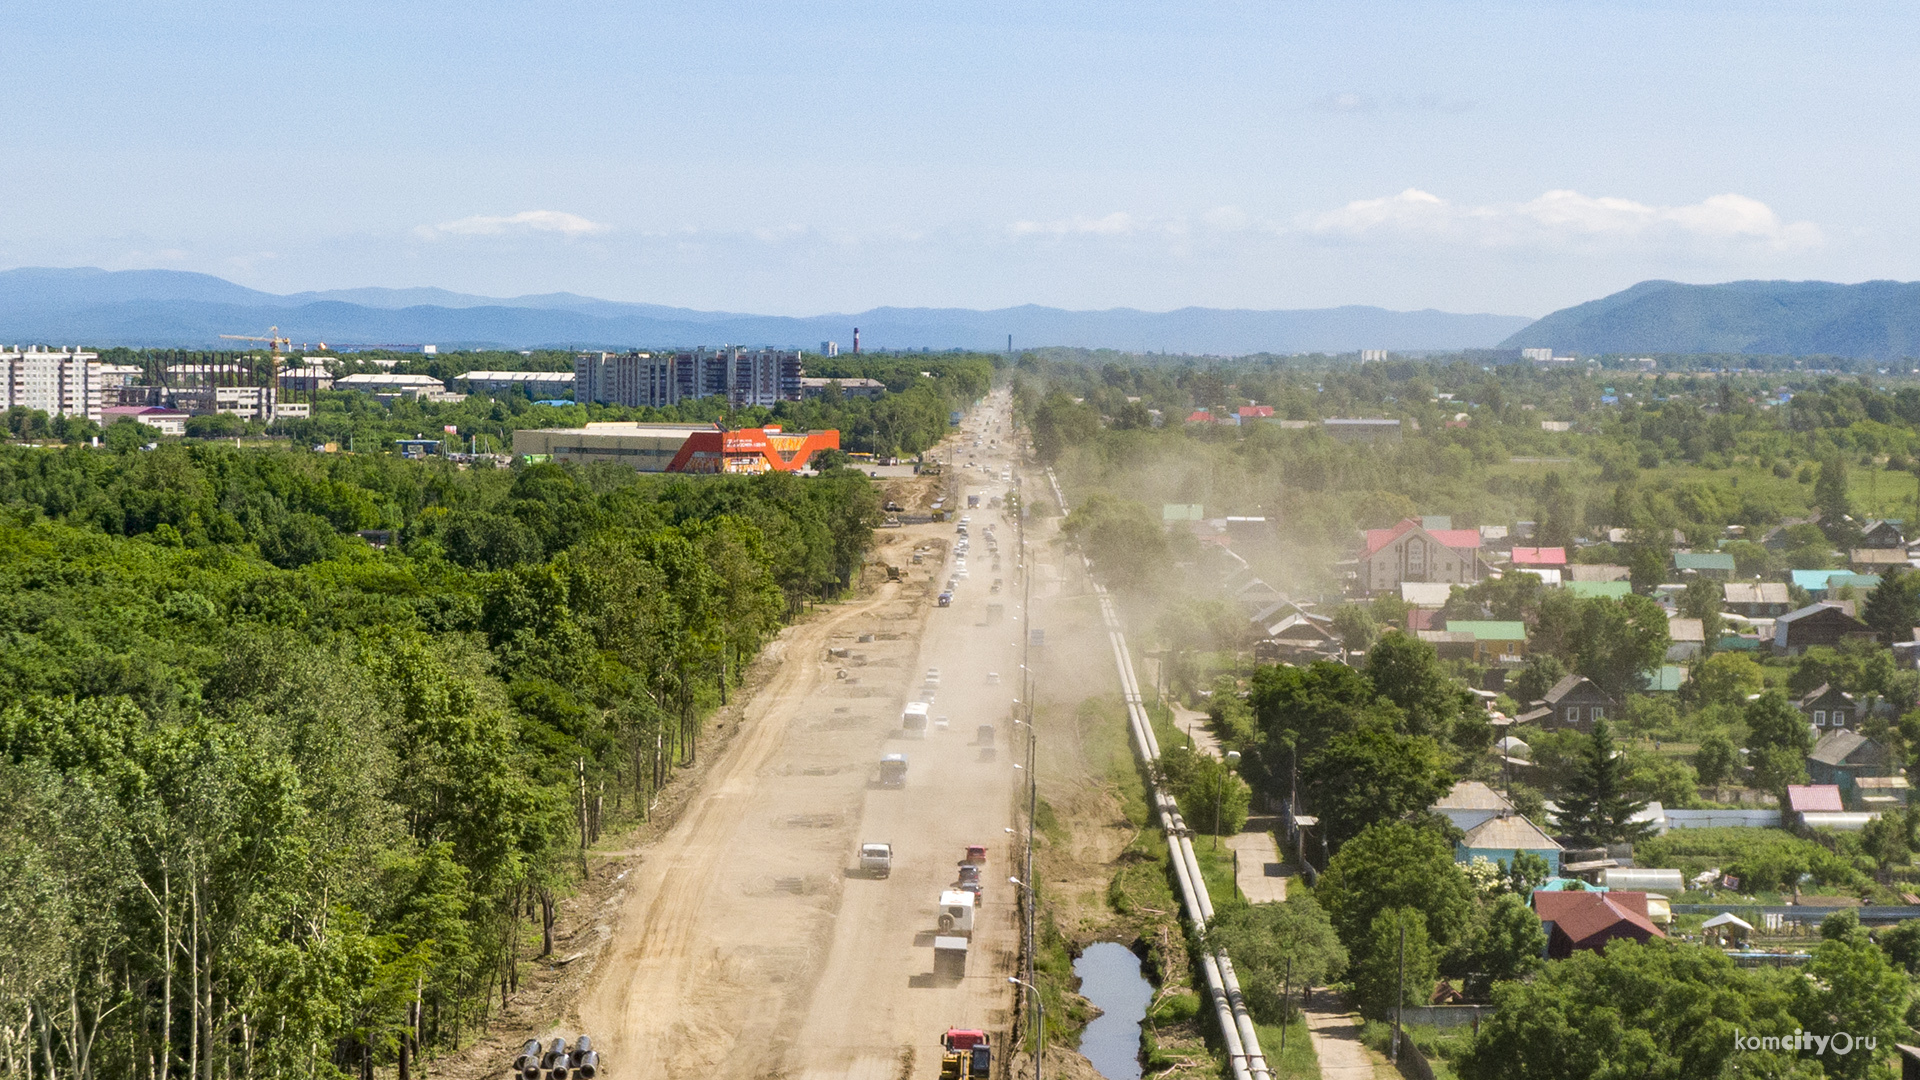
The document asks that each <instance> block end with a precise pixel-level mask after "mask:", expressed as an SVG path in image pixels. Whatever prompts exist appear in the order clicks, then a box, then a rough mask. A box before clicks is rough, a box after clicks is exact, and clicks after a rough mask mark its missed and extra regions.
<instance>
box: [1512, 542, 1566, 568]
mask: <svg viewBox="0 0 1920 1080" xmlns="http://www.w3.org/2000/svg"><path fill="white" fill-rule="evenodd" d="M1513 565H1515V566H1565V565H1567V549H1566V548H1563V547H1516V548H1514V549H1513Z"/></svg>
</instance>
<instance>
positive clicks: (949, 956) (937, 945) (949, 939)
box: [933, 934, 967, 979]
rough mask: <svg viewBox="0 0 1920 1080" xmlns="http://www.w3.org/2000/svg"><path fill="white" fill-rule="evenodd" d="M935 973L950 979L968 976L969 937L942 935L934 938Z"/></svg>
mask: <svg viewBox="0 0 1920 1080" xmlns="http://www.w3.org/2000/svg"><path fill="white" fill-rule="evenodd" d="M933 973H934V974H935V975H938V976H941V977H943V978H948V979H964V978H966V977H967V939H966V938H963V937H954V936H951V935H945V934H943V935H941V936H939V937H936V938H934V939H933Z"/></svg>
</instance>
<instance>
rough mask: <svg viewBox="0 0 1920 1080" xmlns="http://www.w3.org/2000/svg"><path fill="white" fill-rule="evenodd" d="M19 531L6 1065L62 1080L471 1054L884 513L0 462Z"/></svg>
mask: <svg viewBox="0 0 1920 1080" xmlns="http://www.w3.org/2000/svg"><path fill="white" fill-rule="evenodd" d="M0 508H3V509H0V592H4V594H5V595H6V596H7V598H8V602H7V603H6V604H5V605H4V607H0V673H4V677H0V924H4V925H5V926H6V927H7V931H6V934H5V945H4V946H0V1057H4V1060H6V1061H7V1062H8V1065H7V1068H8V1069H9V1070H10V1071H14V1072H20V1073H22V1074H23V1075H24V1074H27V1073H28V1072H29V1071H30V1072H31V1075H36V1076H49V1077H51V1076H56V1075H65V1076H71V1077H75V1078H76V1080H83V1078H85V1077H90V1076H103V1077H119V1076H136V1075H143V1076H144V1075H151V1076H216V1075H217V1076H222V1077H248V1076H257V1077H277V1076H299V1077H314V1076H346V1075H359V1074H360V1073H361V1072H362V1071H363V1070H364V1069H365V1068H368V1067H387V1066H391V1065H393V1064H395V1063H396V1062H397V1061H399V1060H401V1059H402V1058H403V1057H405V1056H416V1057H417V1055H419V1054H420V1053H423V1052H428V1051H430V1050H431V1049H432V1048H434V1047H440V1046H446V1045H449V1044H452V1043H455V1042H457V1041H458V1040H459V1039H460V1037H461V1035H462V1033H463V1032H471V1031H472V1030H474V1029H475V1028H476V1027H477V1026H478V1025H480V1024H483V1023H484V1022H485V1021H486V1019H487V1017H488V1015H489V1013H490V1012H491V1010H492V1009H493V1008H494V1006H495V1005H497V1004H499V1003H500V1002H501V1000H502V998H503V997H504V996H506V995H509V994H511V993H512V992H513V990H514V989H515V987H516V985H517V984H518V981H519V978H520V972H521V971H522V970H523V968H524V966H525V964H526V963H527V961H528V960H529V959H530V957H531V955H533V954H536V953H545V952H548V951H551V949H552V940H551V928H552V924H553V918H554V904H555V902H556V898H557V897H558V896H559V895H561V894H562V893H564V891H565V890H567V889H568V888H569V883H570V881H572V880H573V878H574V875H575V874H576V873H577V871H578V869H579V866H580V864H581V861H582V858H583V854H584V848H585V846H586V845H587V844H589V843H590V842H591V841H592V840H593V839H594V838H595V837H596V836H597V835H598V834H599V833H600V832H601V831H602V830H603V829H605V828H607V827H609V826H610V825H613V824H616V823H619V822H622V821H630V820H634V819H636V818H638V817H641V816H643V815H644V814H645V813H646V808H647V807H648V805H649V804H650V802H651V801H652V800H653V799H654V797H655V795H656V793H657V792H658V791H659V790H660V788H661V786H662V785H663V784H665V783H666V782H667V780H668V779H669V777H670V775H671V774H672V772H673V771H674V769H676V768H677V767H679V766H681V765H684V764H685V763H687V762H689V761H691V760H692V758H693V755H694V753H695V749H696V747H697V745H698V739H699V735H700V726H701V723H700V722H701V717H702V716H703V715H704V714H705V713H706V712H707V711H708V710H709V709H711V708H712V707H713V706H714V705H715V704H716V703H718V702H719V701H722V700H724V698H725V696H726V695H727V693H728V689H729V687H730V686H732V685H735V684H737V683H738V681H739V678H740V674H741V671H742V669H743V668H744V666H745V665H746V663H747V662H748V661H750V660H751V659H752V658H753V656H754V655H755V654H756V652H757V651H758V649H759V647H760V645H761V644H762V643H763V642H764V641H766V640H767V638H768V637H769V635H771V634H772V633H773V632H774V631H775V630H776V629H777V628H778V627H779V626H780V624H781V623H782V621H783V620H784V619H785V618H787V617H788V616H789V615H790V614H791V613H793V612H794V611H795V610H797V609H798V608H799V607H800V606H802V605H804V604H805V603H806V602H808V601H809V600H811V599H815V598H821V597H826V596H831V595H833V594H834V593H836V592H837V591H839V590H840V589H842V588H844V587H846V586H847V584H848V583H849V582H850V580H851V579H852V577H853V576H854V575H855V574H856V573H857V571H858V569H859V567H860V565H861V562H862V559H863V557H864V553H865V551H866V549H867V546H868V544H869V543H870V538H871V527H872V525H873V524H874V523H875V521H876V520H877V517H878V513H877V511H878V505H877V499H876V496H875V494H874V491H873V489H872V488H871V487H870V485H869V484H868V481H867V480H866V478H865V477H864V476H861V475H859V474H856V473H850V472H839V473H833V474H829V475H826V476H823V477H820V478H818V479H810V480H803V479H800V478H796V477H792V476H787V475H769V476H761V477H755V478H708V479H700V480H689V479H668V478H647V477H641V476H637V475H635V474H633V473H631V472H627V471H625V470H619V469H588V470H577V469H573V468H563V467H559V466H553V465H544V466H538V467H533V468H527V469H523V470H517V471H505V470H500V471H493V470H480V471H462V470H457V469H455V468H454V467H453V466H451V465H448V464H445V463H434V462H425V463H421V462H407V461H402V460H399V459H397V458H392V457H383V456H366V455H355V456H346V455H313V454H306V453H298V452H286V451H271V450H264V451H263V450H235V449H233V448H232V447H221V446H217V445H199V446H179V445H173V446H163V447H161V448H160V449H158V450H155V451H152V452H139V451H126V452H115V451H112V450H91V449H85V448H77V447H76V448H69V449H57V450H37V449H18V448H14V449H4V450H0ZM356 529H379V530H383V532H382V533H380V534H378V535H377V537H376V538H377V539H383V540H384V539H388V538H389V536H388V534H389V533H390V539H391V543H390V544H389V545H388V546H386V547H385V548H383V549H382V548H376V547H373V546H370V545H369V544H368V543H367V542H366V541H364V540H362V539H360V538H359V537H356V536H354V535H352V532H351V530H356ZM30 1058H31V1060H32V1062H33V1064H32V1066H31V1069H30V1070H29V1067H28V1065H27V1062H28V1061H29V1059H30Z"/></svg>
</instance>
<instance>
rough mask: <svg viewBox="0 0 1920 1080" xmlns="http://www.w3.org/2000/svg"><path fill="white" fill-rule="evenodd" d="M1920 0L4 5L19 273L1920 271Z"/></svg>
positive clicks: (1409, 292) (1197, 286)
mask: <svg viewBox="0 0 1920 1080" xmlns="http://www.w3.org/2000/svg"><path fill="white" fill-rule="evenodd" d="M1916 40H1920V9H1917V8H1915V7H1914V6H1913V5H1898V4H1873V3H1844V2H1829V3H1819V4H1815V3H1765V2H1754V3H1738V4H1736V3H1716V2H1712V0H1707V2H1700V0H1693V2H1688V3H1603V2H1592V3H1555V2H1551V0H1532V2H1527V3H1517V4H1495V3H1471V4H1469V3H1447V2H1432V3H1418V4H1412V3H1364V2H1345V3H1309V2H1285V0H1270V2H1263V3H1244V4H1241V3H1188V4H1180V5H1170V4H1144V3H1130V2H1122V0H1108V2H1102V3H1078V4H1075V3H1037V2H1036V3H997V2H969V3H964V4H962V3H944V4H927V3H914V2H911V0H892V2H878V3H801V2H790V3H783V4H771V3H729V2H725V0H709V2H703V3H697V4H696V3H683V4H673V5H662V4H649V3H577V2H568V0H555V2H547V3H520V4H507V3H497V2H492V0H462V2H459V3H451V2H446V3H441V2H434V3H419V2H406V0H387V2H383V3H362V2H358V0H340V2H333V3H321V2H313V3H284V2H278V0H248V2H244V3H240V2H220V3H213V2H203V3H189V2H179V0H144V2H138V3H123V2H117V0H65V2H62V3H58V4H55V3H47V2H41V3H31V4H30V3H10V4H0V41H5V42H6V43H7V50H6V51H7V54H8V56H9V61H8V66H9V68H10V75H9V78H8V79H7V81H6V82H5V83H4V84H0V85H3V86H4V89H0V146H5V147H6V148H7V151H8V152H7V155H6V157H7V165H6V167H5V168H0V266H25V265H54V266H72V265H98V266H106V267H110V268H115V269H121V268H131V267H171V268H178V269H191V270H201V271H206V272H209V273H214V274H219V275H221V276H223V277H227V278H230V279H232V280H235V281H239V282H241V283H243V284H247V285H251V286H254V287H258V288H264V289H271V290H274V291H283V292H284V291H295V290H301V289H323V288H345V287H354V286H362V285H388V286H413V285H438V286H443V287H446V288H452V289H459V290H464V291H470V292H481V293H488V294H492V295H513V294H519V293H529V292H546V291H557V290H568V291H574V292H581V293H587V294H591V295H597V296H604V297H608V298H612V299H622V300H641V301H649V302H655V303H669V304H684V305H688V306H694V307H702V308H716V309H725V310H735V311H753V312H764V313H773V314H812V313H818V312H823V311H831V310H842V311H848V310H860V309H864V308H868V307H873V306H878V305H887V304H892V305H911V306H922V305H927V306H967V307H997V306H1005V305H1011V304H1020V303H1040V304H1050V305H1058V306H1064V307H1074V308H1106V307H1115V306H1133V307H1141V308H1148V309H1155V310H1164V309H1168V308H1174V307H1180V306H1184V305H1207V306H1220V307H1255V308H1293V307H1321V306H1330V305H1336V304H1348V303H1359V304H1379V305H1383V306H1387V307H1393V308H1403V309H1404V308H1421V307H1436V308H1441V309H1445V310H1454V311H1491V312H1500V313H1505V314H1520V315H1539V314H1544V313H1545V312H1547V311H1549V310H1552V309H1554V308H1557V307H1560V306H1564V305H1566V304H1570V303H1576V302H1579V301H1582V300H1586V299H1591V298H1593V297H1596V296H1600V295H1603V294H1605V293H1608V292H1611V291H1614V290H1616V289H1619V288H1623V287H1625V286H1627V285H1630V284H1632V283H1634V282H1636V281H1639V280H1643V279H1645V278H1649V277H1667V278H1676V279H1680V280H1686V281H1721V280H1729V279H1735V278H1748V277H1783V278H1823V279H1828V280H1839V281H1858V280H1866V279H1870V278H1900V279H1912V278H1915V277H1920V268H1916V265H1915V264H1916V262H1917V261H1920V244H1917V243H1916V240H1920V208H1917V205H1916V199H1915V187H1916V183H1920V181H1917V180H1916V177H1920V169H1917V168H1916V165H1920V161H1916V158H1917V157H1920V138H1916V135H1920V131H1916V127H1920V108H1916V105H1920V94H1916V89H1917V88H1920V73H1917V71H1920V65H1916V64H1914V63H1913V62H1912V58H1911V55H1910V52H1911V46H1912V43H1913V42H1914V41H1916Z"/></svg>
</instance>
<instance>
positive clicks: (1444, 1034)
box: [1360, 1020, 1473, 1080]
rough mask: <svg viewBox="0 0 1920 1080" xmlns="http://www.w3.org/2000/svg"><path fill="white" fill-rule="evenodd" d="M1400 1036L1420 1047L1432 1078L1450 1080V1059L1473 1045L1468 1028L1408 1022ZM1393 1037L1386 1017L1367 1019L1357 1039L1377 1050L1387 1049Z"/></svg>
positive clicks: (1383, 1052) (1451, 1076) (1383, 1051)
mask: <svg viewBox="0 0 1920 1080" xmlns="http://www.w3.org/2000/svg"><path fill="white" fill-rule="evenodd" d="M1400 1035H1401V1038H1403V1039H1410V1040H1412V1041H1413V1044H1414V1045H1415V1046H1418V1047H1419V1048H1420V1053H1421V1054H1422V1055H1423V1056H1424V1057H1425V1058H1426V1059H1427V1064H1428V1065H1431V1066H1432V1067H1433V1076H1434V1080H1453V1066H1452V1064H1451V1059H1453V1058H1456V1057H1458V1056H1459V1055H1461V1054H1462V1053H1465V1052H1466V1050H1467V1048H1468V1047H1469V1046H1471V1045H1473V1029H1472V1028H1471V1027H1457V1028H1437V1027H1434V1026H1433V1025H1431V1024H1408V1025H1406V1026H1405V1027H1404V1028H1402V1029H1401V1030H1400ZM1392 1039H1393V1024H1392V1023H1391V1022H1390V1021H1385V1020H1368V1021H1367V1022H1366V1024H1365V1026H1363V1027H1362V1028H1361V1029H1360V1041H1361V1042H1364V1043H1366V1044H1367V1045H1368V1046H1370V1047H1372V1048H1374V1049H1375V1050H1378V1051H1379V1052H1380V1053H1381V1054H1383V1055H1384V1054H1385V1053H1386V1052H1387V1048H1388V1046H1389V1045H1390V1044H1391V1042H1392Z"/></svg>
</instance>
